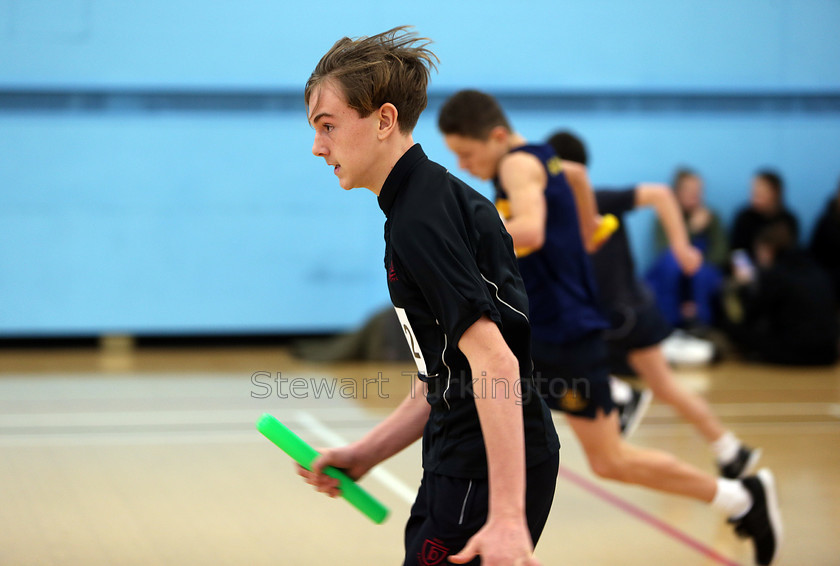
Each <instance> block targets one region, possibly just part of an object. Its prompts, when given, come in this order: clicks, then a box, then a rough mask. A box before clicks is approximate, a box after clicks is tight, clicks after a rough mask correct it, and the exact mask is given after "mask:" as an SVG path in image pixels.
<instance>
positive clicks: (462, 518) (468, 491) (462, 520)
mask: <svg viewBox="0 0 840 566" xmlns="http://www.w3.org/2000/svg"><path fill="white" fill-rule="evenodd" d="M472 482H473V481H472V480H470V484H469V485H468V486H467V494H466V495H465V496H464V502H463V503H462V504H461V518H460V519H458V524H459V525H463V524H464V511H466V510H467V499H469V497H470V490H471V489H472Z"/></svg>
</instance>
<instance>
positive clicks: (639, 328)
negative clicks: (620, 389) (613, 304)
mask: <svg viewBox="0 0 840 566" xmlns="http://www.w3.org/2000/svg"><path fill="white" fill-rule="evenodd" d="M672 331H673V328H672V327H671V325H670V324H669V323H668V321H667V320H665V317H664V316H662V313H660V312H659V308H658V307H657V306H656V303H655V302H652V301H651V302H649V303H647V304H644V305H638V306H635V307H620V308H617V309H613V310H612V311H611V312H610V328H609V329H608V330H607V331H606V332H605V333H604V338H605V339H606V341H607V348H608V349H609V361H610V370H611V371H612V372H613V373H618V374H621V375H633V374H634V373H635V372H634V371H633V370H632V369H631V368H630V367H629V365H628V363H627V353H628V352H629V351H631V350H642V349H644V348H650V347H651V346H655V345H657V344H659V343H660V342H662V341H663V340H665V339H666V338H667V337H668V336H669V335H670V334H671V332H672Z"/></svg>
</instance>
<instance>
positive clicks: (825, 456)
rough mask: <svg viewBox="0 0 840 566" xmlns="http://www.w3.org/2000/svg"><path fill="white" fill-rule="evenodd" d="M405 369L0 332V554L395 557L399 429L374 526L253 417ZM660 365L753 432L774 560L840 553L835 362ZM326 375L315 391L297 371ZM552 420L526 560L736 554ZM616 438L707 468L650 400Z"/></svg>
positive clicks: (221, 561)
mask: <svg viewBox="0 0 840 566" xmlns="http://www.w3.org/2000/svg"><path fill="white" fill-rule="evenodd" d="M411 370H412V368H411V367H409V366H405V365H401V364H340V365H325V364H320V365H318V364H309V363H304V362H300V361H298V360H295V359H293V358H291V357H290V356H289V354H288V353H287V352H286V350H284V349H283V348H250V349H247V348H238V349H171V348H170V349H158V350H155V349H141V350H138V351H131V350H124V351H113V352H100V351H96V350H68V351H55V350H50V351H34V350H26V351H12V350H2V351H0V564H3V565H52V564H56V565H86V566H95V565H115V564H120V565H133V564H136V565H179V566H189V565H202V566H204V565H210V564H212V565H246V564H247V565H263V564H266V565H268V564H272V565H292V566H297V565H327V564H342V565H345V566H355V565H362V564H364V565H371V564H374V565H389V564H400V561H401V556H402V554H401V548H402V528H403V524H404V522H405V519H406V517H407V514H408V510H409V505H410V501H411V498H412V496H413V494H414V491H415V490H416V486H417V484H418V482H419V478H420V463H419V446H418V445H414V446H411V447H410V448H409V449H407V450H405V451H404V452H403V453H401V454H399V455H397V456H396V457H394V458H393V459H391V460H389V461H388V462H386V463H385V464H384V465H383V466H380V467H379V468H377V470H376V472H375V473H373V474H371V475H370V476H369V477H367V478H366V479H365V480H364V481H363V484H364V485H365V486H366V487H367V488H368V489H369V490H370V491H371V492H373V493H374V494H375V495H376V496H377V497H379V498H380V499H381V500H382V501H383V502H385V503H386V504H387V505H388V506H389V507H390V508H391V510H392V515H391V517H390V519H389V520H388V521H387V522H386V523H385V524H384V525H381V526H376V525H373V524H372V523H371V522H369V521H368V520H367V519H366V518H365V517H364V516H362V515H361V514H359V513H358V512H357V511H356V510H354V509H353V508H352V507H350V506H349V505H348V504H347V503H345V502H344V501H342V500H330V499H328V498H326V497H324V496H322V495H320V494H316V493H314V492H312V491H311V489H310V488H309V486H307V485H305V484H304V483H303V482H302V481H301V480H300V479H299V478H298V477H297V476H296V475H295V474H294V472H293V468H292V465H291V463H290V461H289V460H288V458H287V457H286V456H285V455H284V454H282V453H281V452H280V451H279V450H278V449H277V448H275V447H274V446H273V445H272V444H270V443H269V442H268V441H267V440H266V439H264V438H263V437H262V436H261V435H259V434H258V433H257V432H256V431H255V430H254V422H255V421H256V420H257V419H258V418H259V416H260V415H261V414H262V413H264V412H269V413H272V414H274V415H275V416H276V417H278V418H279V419H280V420H282V421H284V422H286V423H287V424H288V425H289V426H290V427H292V428H293V429H294V430H296V431H298V432H299V434H300V435H301V436H303V437H304V438H305V439H306V440H308V441H310V442H311V443H313V444H315V445H320V446H326V445H329V444H331V443H340V442H344V441H351V440H354V439H356V438H358V437H360V436H361V435H362V434H363V433H364V432H365V431H366V430H367V429H369V428H370V427H371V426H373V425H374V423H376V422H377V421H378V420H380V419H381V418H382V417H383V416H384V415H386V414H387V413H388V411H389V410H390V409H391V408H393V407H394V406H395V405H396V404H397V403H398V402H399V400H400V399H401V398H402V397H403V396H404V395H406V394H407V393H408V390H409V386H408V383H409V382H410V377H408V376H407V373H410V372H411ZM256 372H264V373H261V374H259V375H258V376H257V381H258V384H256V385H255V384H254V383H253V382H252V375H253V374H254V373H256ZM278 372H279V375H278ZM677 375H678V377H679V379H680V380H681V381H682V382H683V383H684V385H685V386H686V387H690V388H693V389H695V390H698V391H700V392H702V393H703V394H704V395H705V396H706V397H707V399H708V400H709V401H710V402H711V404H712V406H713V409H714V410H715V411H716V412H717V413H718V415H719V416H720V417H721V418H722V420H723V421H724V423H725V424H726V425H727V426H729V427H731V428H732V429H733V430H735V432H736V433H737V434H739V435H740V436H741V437H742V438H743V439H744V440H745V441H747V442H748V443H750V444H752V445H755V446H760V447H762V448H763V450H764V455H763V457H762V461H761V465H763V466H769V467H771V468H772V469H773V471H774V472H775V474H776V479H777V482H778V484H779V494H780V498H781V502H782V511H783V515H784V519H785V523H786V540H785V544H784V547H783V549H782V553H781V557H780V560H779V561H778V564H788V565H803V564H807V565H809V566H820V565H826V566H829V565H836V564H840V368H834V369H828V370H827V369H821V370H790V369H788V370H780V369H777V368H770V367H765V366H754V365H750V366H747V365H743V364H740V363H736V362H727V363H723V364H721V365H718V366H715V367H712V368H702V369H691V370H689V369H683V370H679V371H678V372H677ZM293 380H298V381H297V382H293ZM294 383H297V385H294ZM313 384H314V385H313ZM333 385H334V386H335V387H336V390H335V392H334V395H333V397H334V398H332V399H327V396H328V395H327V394H326V392H325V390H321V391H320V394H317V392H316V390H315V389H313V387H319V386H325V387H330V386H333ZM283 396H285V398H282V397H283ZM262 397H264V398H262ZM296 397H298V398H296ZM556 424H557V428H558V431H559V434H560V437H561V441H562V443H563V449H562V470H561V475H560V478H559V480H558V484H557V492H556V496H555V500H554V507H553V510H552V514H551V517H550V519H549V522H548V525H547V527H546V530H545V533H544V535H543V538H542V540H541V541H540V544H539V546H538V547H537V556H538V557H539V558H540V559H541V561H542V563H543V564H544V565H553V564H563V565H566V566H572V565H593V564H598V565H600V564H604V565H613V564H621V565H622V566H633V565H639V566H641V565H644V566H650V565H652V564H653V565H660V564H680V565H682V566H693V565H697V566H699V565H704V566H705V565H717V564H750V563H752V551H751V549H750V548H749V543H747V542H744V541H741V540H739V539H737V538H736V537H735V536H734V534H733V533H732V531H731V529H730V528H729V527H728V526H727V525H725V523H724V520H723V518H722V517H721V516H719V515H718V514H717V513H716V512H715V511H713V510H711V509H709V508H707V507H705V506H703V505H700V504H698V503H695V502H693V501H689V500H685V499H680V498H677V497H672V496H666V495H660V494H658V493H655V492H652V491H648V490H644V489H641V488H635V487H629V486H624V485H619V484H617V483H612V482H605V481H601V480H599V479H597V478H595V477H594V476H593V475H592V474H591V473H590V472H589V470H588V468H587V465H586V462H585V460H584V459H583V457H582V453H581V451H580V448H579V446H578V445H577V443H576V441H575V439H574V437H573V436H572V434H571V432H570V430H569V428H568V427H567V426H566V425H565V423H564V422H563V420H562V418H557V419H556ZM633 442H635V443H638V444H640V445H644V446H651V447H657V448H661V449H665V450H668V451H671V452H673V453H674V454H676V455H678V456H680V457H681V458H683V459H685V460H687V461H689V462H691V463H693V464H695V465H697V466H699V467H701V468H702V469H705V470H708V471H710V472H713V471H714V470H713V467H712V465H711V464H712V462H711V457H710V454H709V452H708V449H707V448H706V446H705V445H704V444H703V442H702V441H701V440H700V438H699V436H698V435H697V434H696V433H695V432H694V431H693V430H692V429H691V428H690V427H688V426H687V425H686V424H684V423H683V422H681V421H680V420H679V419H678V418H676V417H675V415H674V414H673V412H672V411H671V410H670V409H669V408H668V407H666V406H663V405H661V404H658V403H655V404H654V405H653V406H652V407H651V410H650V412H649V413H648V416H647V417H646V419H645V421H644V422H643V423H642V426H641V427H640V429H639V430H638V431H637V432H636V435H635V436H634V438H633Z"/></svg>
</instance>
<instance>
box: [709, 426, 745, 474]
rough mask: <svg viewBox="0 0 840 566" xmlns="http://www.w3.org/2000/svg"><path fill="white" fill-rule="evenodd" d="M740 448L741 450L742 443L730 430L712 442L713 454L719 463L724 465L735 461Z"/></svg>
mask: <svg viewBox="0 0 840 566" xmlns="http://www.w3.org/2000/svg"><path fill="white" fill-rule="evenodd" d="M739 448H741V441H740V440H738V437H737V436H735V435H734V434H732V433H731V432H730V431H728V430H727V431H726V432H724V433H723V435H722V436H721V437H720V438H718V439H717V440H715V441H714V442H712V452H714V453H715V457H716V458H717V461H718V462H720V463H721V464H724V465H725V464H728V463H729V462H731V461H732V460H734V459H735V457H736V456H737V455H738V449H739Z"/></svg>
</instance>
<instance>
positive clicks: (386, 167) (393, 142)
mask: <svg viewBox="0 0 840 566" xmlns="http://www.w3.org/2000/svg"><path fill="white" fill-rule="evenodd" d="M388 143H389V146H388V148H386V149H385V151H384V153H383V158H382V161H381V162H382V169H381V171H379V175H377V178H378V181H377V183H376V184H373V185H371V186H369V187H366V188H367V189H369V190H370V191H371V192H372V193H373V194H375V195H376V196H377V197H378V196H379V193H381V192H382V186H383V185H384V184H385V181H386V180H387V179H388V175H390V174H391V170H392V169H393V168H394V166H395V165H396V164H397V162H398V161H399V160H400V158H402V156H403V155H405V153H406V152H407V151H408V150H409V149H411V148H412V147H413V146H414V137H413V136H412V134H408V135H402V134H399V135H397V136H396V137H394V138H391V139H390V140H389V142H388Z"/></svg>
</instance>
